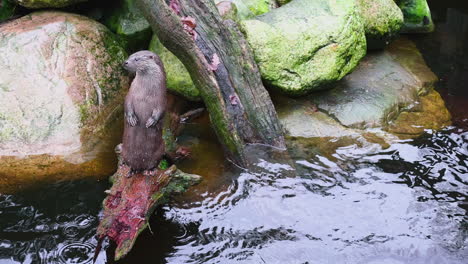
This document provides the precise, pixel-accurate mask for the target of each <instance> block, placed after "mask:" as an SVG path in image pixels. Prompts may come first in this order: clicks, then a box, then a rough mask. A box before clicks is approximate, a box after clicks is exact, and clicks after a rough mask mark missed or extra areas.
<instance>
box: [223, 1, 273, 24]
mask: <svg viewBox="0 0 468 264" xmlns="http://www.w3.org/2000/svg"><path fill="white" fill-rule="evenodd" d="M221 1H226V0H215V3H219V2H221ZM230 2H233V3H234V4H235V5H236V7H237V15H238V18H239V20H244V19H250V18H254V17H256V16H258V15H261V14H265V13H267V12H269V11H271V10H272V7H273V6H275V5H276V3H275V1H274V0H230Z"/></svg>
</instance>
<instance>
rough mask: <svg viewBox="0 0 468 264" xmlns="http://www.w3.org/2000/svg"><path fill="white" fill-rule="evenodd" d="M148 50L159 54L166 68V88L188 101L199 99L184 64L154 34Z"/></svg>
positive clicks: (198, 93) (198, 94)
mask: <svg viewBox="0 0 468 264" xmlns="http://www.w3.org/2000/svg"><path fill="white" fill-rule="evenodd" d="M149 50H151V51H153V52H155V53H156V54H158V55H159V57H160V58H161V60H162V62H163V63H164V69H165V70H166V84H167V89H168V90H169V91H170V92H172V93H174V94H177V95H179V96H182V97H184V98H185V99H187V100H190V101H201V97H200V92H199V91H198V89H197V87H195V85H194V84H193V82H192V78H191V77H190V74H189V73H188V71H187V69H186V68H185V66H184V64H182V62H181V61H180V60H179V59H178V58H177V57H176V56H175V55H174V54H172V53H171V52H170V51H169V50H168V49H166V48H165V47H164V46H163V44H162V43H161V42H160V41H159V39H158V37H157V36H156V35H154V36H153V39H152V40H151V43H150V46H149Z"/></svg>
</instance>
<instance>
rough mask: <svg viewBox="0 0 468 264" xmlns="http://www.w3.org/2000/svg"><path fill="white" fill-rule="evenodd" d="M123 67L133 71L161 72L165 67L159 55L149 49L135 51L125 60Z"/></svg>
mask: <svg viewBox="0 0 468 264" xmlns="http://www.w3.org/2000/svg"><path fill="white" fill-rule="evenodd" d="M123 67H124V68H125V69H126V70H127V71H130V72H132V73H135V72H136V73H161V72H164V68H163V65H162V62H161V59H160V58H159V56H158V55H156V54H154V53H153V52H151V51H149V50H142V51H138V52H135V53H133V54H132V55H130V57H129V58H128V59H127V60H126V61H125V62H124V64H123Z"/></svg>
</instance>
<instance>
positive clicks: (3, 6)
mask: <svg viewBox="0 0 468 264" xmlns="http://www.w3.org/2000/svg"><path fill="white" fill-rule="evenodd" d="M15 7H16V6H15V4H13V3H12V2H10V0H0V22H2V21H4V20H5V19H8V18H10V17H12V16H13V14H14V13H15Z"/></svg>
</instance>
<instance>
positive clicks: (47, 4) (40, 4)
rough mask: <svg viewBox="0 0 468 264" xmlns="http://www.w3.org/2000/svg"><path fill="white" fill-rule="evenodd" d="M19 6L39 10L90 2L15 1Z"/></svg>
mask: <svg viewBox="0 0 468 264" xmlns="http://www.w3.org/2000/svg"><path fill="white" fill-rule="evenodd" d="M13 1H14V2H16V3H17V4H19V5H21V6H24V7H27V8H32V9H37V8H61V7H66V6H70V5H74V4H77V3H81V2H86V1H88V0H13Z"/></svg>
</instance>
